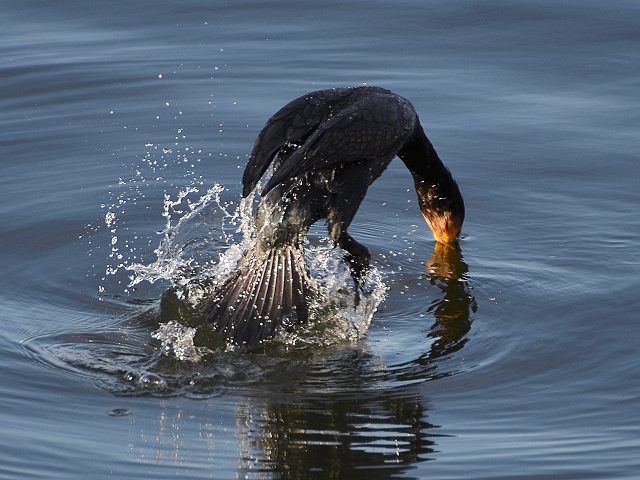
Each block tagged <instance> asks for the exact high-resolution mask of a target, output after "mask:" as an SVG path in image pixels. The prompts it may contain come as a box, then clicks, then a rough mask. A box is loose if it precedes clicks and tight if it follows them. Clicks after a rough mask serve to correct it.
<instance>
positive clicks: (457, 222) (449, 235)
mask: <svg viewBox="0 0 640 480" xmlns="http://www.w3.org/2000/svg"><path fill="white" fill-rule="evenodd" d="M447 173H449V172H448V171H447ZM414 181H415V186H416V193H417V194H418V203H419V205H420V211H421V212H422V216H423V217H424V219H425V221H426V222H427V225H429V228H430V229H431V232H432V233H433V236H434V238H435V239H436V241H438V242H440V243H445V244H447V243H454V242H455V241H456V240H457V238H458V236H459V235H460V231H461V230H462V222H463V221H464V201H463V200H462V195H461V194H460V189H459V188H458V185H457V184H456V182H455V180H453V177H452V176H451V175H450V174H449V175H445V176H444V177H442V178H440V179H439V180H438V181H437V182H431V181H428V180H423V179H419V178H416V177H415V176H414Z"/></svg>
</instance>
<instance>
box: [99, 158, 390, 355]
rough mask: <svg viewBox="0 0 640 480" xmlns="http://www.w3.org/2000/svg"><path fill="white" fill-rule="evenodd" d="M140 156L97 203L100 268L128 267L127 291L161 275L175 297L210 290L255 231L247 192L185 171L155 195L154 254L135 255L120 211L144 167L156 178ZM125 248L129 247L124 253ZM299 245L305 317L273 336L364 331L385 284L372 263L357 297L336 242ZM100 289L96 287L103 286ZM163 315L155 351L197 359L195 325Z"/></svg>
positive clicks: (111, 271)
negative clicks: (177, 182) (305, 321)
mask: <svg viewBox="0 0 640 480" xmlns="http://www.w3.org/2000/svg"><path fill="white" fill-rule="evenodd" d="M147 147H152V148H151V150H153V151H154V152H161V153H158V154H159V155H160V160H163V159H165V158H166V157H170V156H172V155H174V156H175V153H174V151H173V150H171V149H159V147H158V146H156V145H147ZM176 150H177V149H176ZM183 150H184V151H187V150H190V149H189V148H185V149H183ZM190 151H193V149H191V150H190ZM180 155H183V154H180ZM180 158H182V157H180ZM143 163H144V165H142V166H141V167H140V168H139V169H136V175H135V176H134V177H133V179H132V180H131V181H126V182H125V181H122V180H119V182H118V186H119V187H120V188H122V190H121V191H120V192H121V193H120V194H118V196H117V197H116V199H115V200H114V201H112V202H111V203H110V204H108V205H103V207H102V208H103V209H104V211H105V213H104V223H103V225H105V226H106V227H107V229H108V231H109V233H110V244H109V247H110V249H111V252H110V256H109V257H110V259H112V260H113V263H111V264H110V265H109V266H108V267H107V271H106V274H107V275H115V274H116V273H119V272H121V271H126V272H129V273H128V285H127V286H126V288H125V293H130V292H131V291H133V289H134V288H135V287H137V286H139V285H140V284H141V283H142V282H148V283H156V282H159V281H164V282H169V283H170V285H171V289H172V291H173V292H174V293H175V295H176V297H177V299H178V300H179V301H181V302H186V303H187V304H188V305H191V306H196V305H198V304H199V303H200V302H202V301H203V299H205V298H206V297H207V296H208V295H210V293H211V289H212V288H213V286H214V285H217V284H221V283H223V282H224V281H225V279H226V278H228V276H229V275H230V274H231V273H232V272H233V271H234V270H235V269H236V267H237V265H238V262H239V260H240V259H241V258H242V256H243V254H244V253H245V252H246V251H247V249H248V248H250V245H251V243H252V239H253V238H255V231H254V225H253V221H252V220H253V216H252V213H251V212H252V207H253V204H254V197H252V196H250V197H249V198H246V199H242V200H241V201H240V202H233V201H228V202H225V201H223V199H222V195H223V192H225V187H224V186H223V185H220V184H214V185H213V186H212V187H210V188H208V189H205V188H203V181H202V180H201V179H202V177H201V176H199V177H197V178H196V176H195V173H194V172H190V174H192V175H193V177H192V181H189V182H187V186H185V187H183V188H182V189H180V190H178V192H177V194H175V195H168V194H166V193H165V195H164V200H163V203H162V217H163V219H164V227H163V229H162V230H161V231H160V232H158V234H159V236H160V240H159V242H158V244H157V247H156V248H155V249H154V254H155V259H154V260H152V261H150V262H143V261H141V260H140V258H139V256H138V255H137V254H136V251H135V250H136V249H135V248H133V247H131V246H130V245H129V243H128V242H129V240H130V235H127V233H128V228H126V227H125V217H126V213H127V207H128V206H131V207H134V206H136V203H137V200H139V199H141V198H144V194H143V193H141V190H140V189H141V186H144V185H146V177H147V176H148V175H147V174H149V173H153V176H154V177H155V178H156V181H157V180H158V179H159V178H161V175H160V172H159V170H161V169H162V167H161V165H162V162H161V161H158V160H157V159H153V156H152V155H151V154H149V153H147V155H145V157H144V162H143ZM145 166H146V167H145ZM149 169H151V172H149V171H148V170H149ZM145 172H146V173H145ZM256 191H259V186H258V187H257V188H256ZM202 192H204V193H202ZM147 208H148V207H147ZM134 238H136V239H137V237H134ZM148 241H149V244H152V242H153V240H152V239H149V240H148ZM316 243H317V242H316ZM126 250H129V251H130V252H129V254H128V255H127V252H126ZM305 251H306V255H305V258H306V261H307V265H308V266H309V270H310V274H311V277H312V281H313V282H314V290H315V291H316V292H318V293H319V295H318V297H317V298H316V299H315V300H314V302H313V304H312V305H311V306H310V317H311V321H310V322H309V325H307V326H304V327H303V328H300V327H296V328H295V329H294V331H293V333H283V334H281V335H280V337H279V339H277V340H276V341H279V342H284V344H285V345H287V346H300V345H307V344H313V345H318V344H331V343H340V342H345V341H347V342H355V341H357V340H358V339H359V338H361V337H362V336H363V335H364V334H365V333H366V331H367V329H368V328H369V324H370V322H371V319H372V317H373V314H374V313H375V311H376V309H377V307H378V305H379V304H380V302H381V301H382V300H383V298H384V296H385V293H386V286H385V285H384V283H383V281H382V278H381V274H380V272H379V271H378V270H377V269H376V268H371V269H370V271H369V273H368V274H367V277H366V279H365V282H364V286H363V289H362V292H361V295H360V301H356V293H355V289H354V283H353V280H352V278H351V276H350V273H349V269H348V267H347V266H346V264H345V262H344V260H343V255H344V252H343V251H342V250H340V249H338V248H334V247H333V245H331V243H330V242H329V241H328V240H327V239H324V240H321V241H320V243H319V245H316V246H312V245H310V242H308V241H306V242H305ZM102 280H105V279H104V278H103V279H102ZM100 291H101V292H103V291H104V287H103V286H100ZM164 320H167V321H166V322H165V323H163V324H161V325H160V328H159V329H158V330H157V331H156V332H154V334H153V335H154V338H157V339H158V340H160V341H161V343H162V349H163V353H165V354H170V355H173V356H175V357H176V358H178V359H183V360H193V359H195V361H197V359H198V358H199V357H198V356H197V355H199V353H197V351H196V350H193V348H195V347H193V338H194V335H195V333H196V329H195V328H187V327H184V326H182V325H180V323H178V322H177V320H179V319H177V318H173V319H172V318H170V319H164ZM194 352H196V353H194Z"/></svg>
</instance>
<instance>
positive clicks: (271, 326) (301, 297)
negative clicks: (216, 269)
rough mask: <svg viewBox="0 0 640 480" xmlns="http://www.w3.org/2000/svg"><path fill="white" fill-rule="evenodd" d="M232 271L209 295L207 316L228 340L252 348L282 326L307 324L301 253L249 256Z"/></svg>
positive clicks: (292, 249) (291, 249) (290, 249)
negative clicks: (296, 323)
mask: <svg viewBox="0 0 640 480" xmlns="http://www.w3.org/2000/svg"><path fill="white" fill-rule="evenodd" d="M245 258H246V259H247V260H246V261H244V262H241V264H240V265H239V267H238V269H237V270H236V272H235V273H234V274H233V275H232V276H231V277H230V278H229V279H227V281H226V282H225V283H223V284H222V285H221V286H220V287H219V288H218V289H217V290H216V291H215V292H214V294H213V295H212V296H211V299H210V300H209V303H208V304H207V306H206V309H205V314H206V317H207V320H208V321H209V322H210V323H211V324H212V325H213V328H214V329H215V330H216V331H217V332H219V333H221V334H222V335H223V336H224V337H225V338H226V340H227V341H230V342H233V343H235V344H238V345H253V344H256V343H258V342H260V341H262V340H264V339H265V338H267V337H269V336H272V335H273V334H274V333H276V331H277V330H278V328H279V327H281V326H282V324H283V322H285V321H286V322H287V325H285V327H286V326H288V325H289V324H290V322H292V321H295V322H298V323H302V322H305V321H306V320H307V317H308V302H309V299H310V296H311V295H312V294H313V288H312V287H311V285H310V280H309V275H308V273H307V269H306V265H305V261H304V255H303V251H302V248H301V247H299V246H291V245H288V246H284V247H280V248H274V249H271V250H269V251H267V252H259V251H257V250H256V249H254V250H251V251H249V252H247V255H246V257H245Z"/></svg>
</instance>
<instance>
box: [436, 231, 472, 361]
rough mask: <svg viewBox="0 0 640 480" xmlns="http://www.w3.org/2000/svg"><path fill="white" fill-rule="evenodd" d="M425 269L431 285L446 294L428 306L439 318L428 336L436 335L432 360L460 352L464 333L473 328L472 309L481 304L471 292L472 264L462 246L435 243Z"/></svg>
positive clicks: (463, 341) (464, 339)
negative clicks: (469, 264)
mask: <svg viewBox="0 0 640 480" xmlns="http://www.w3.org/2000/svg"><path fill="white" fill-rule="evenodd" d="M425 268H426V271H427V274H428V276H429V280H430V282H431V284H432V285H435V286H437V287H438V288H439V289H440V290H442V292H443V293H444V296H443V297H442V298H439V299H436V300H434V301H433V302H432V304H431V305H430V307H429V312H430V313H433V316H434V317H435V319H436V322H435V323H434V324H433V326H432V327H431V330H430V331H429V337H432V338H435V341H434V343H433V345H432V347H431V350H430V351H429V353H428V354H427V355H426V359H428V360H429V361H433V360H435V359H437V358H439V357H443V356H445V355H450V354H452V353H454V352H457V351H458V350H460V349H461V348H462V347H463V346H464V344H465V343H466V342H467V340H468V338H466V337H465V335H466V334H467V333H468V332H469V329H470V328H471V319H470V317H471V312H474V313H475V312H476V311H477V309H478V304H477V303H476V300H475V298H474V297H473V296H472V295H471V288H470V286H469V282H468V279H467V274H468V272H469V267H468V266H467V264H466V263H465V262H464V259H463V257H462V251H461V250H460V246H459V245H444V244H442V243H439V242H436V244H435V247H434V249H433V254H432V255H431V258H429V260H427V262H426V263H425Z"/></svg>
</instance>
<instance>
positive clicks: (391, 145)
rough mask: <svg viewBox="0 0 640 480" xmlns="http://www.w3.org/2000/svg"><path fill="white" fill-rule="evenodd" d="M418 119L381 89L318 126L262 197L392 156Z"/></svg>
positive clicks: (403, 102)
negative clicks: (321, 173) (304, 178)
mask: <svg viewBox="0 0 640 480" xmlns="http://www.w3.org/2000/svg"><path fill="white" fill-rule="evenodd" d="M416 118H417V117H416V114H415V111H414V110H413V107H412V106H411V104H409V103H408V101H406V100H404V99H403V98H402V97H398V96H397V95H394V94H390V93H388V92H387V91H382V92H379V91H378V90H375V91H374V92H372V93H371V94H369V95H365V96H362V97H361V98H359V99H358V100H357V101H355V102H352V103H351V104H350V105H349V106H348V107H346V108H344V109H342V110H341V111H339V112H337V113H335V114H334V115H333V116H332V117H330V118H328V119H327V120H325V121H324V122H323V123H321V124H320V125H318V127H317V128H316V129H315V131H313V133H312V134H311V135H310V136H309V137H308V138H307V140H306V141H305V143H304V144H303V145H302V146H301V147H300V148H298V149H297V150H296V151H295V152H293V153H292V154H291V155H289V156H288V157H287V158H285V159H284V160H283V161H282V163H281V164H280V165H279V166H278V168H277V170H276V171H275V172H274V173H273V175H272V177H271V179H270V180H269V182H268V183H267V186H266V187H265V189H264V190H263V192H262V195H266V194H267V193H268V192H269V191H270V190H271V189H273V188H274V187H275V186H276V185H278V184H279V183H281V182H283V181H285V180H288V179H291V178H294V177H297V176H300V175H303V174H305V173H307V172H311V171H318V170H328V169H334V168H337V167H340V166H344V165H348V164H351V163H355V162H359V161H365V160H373V159H376V158H389V157H392V156H393V155H395V154H396V153H397V151H398V150H399V149H400V148H401V147H402V145H403V144H404V142H405V141H406V139H407V137H408V136H409V135H410V134H411V133H412V132H413V130H414V128H415V124H416Z"/></svg>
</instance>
